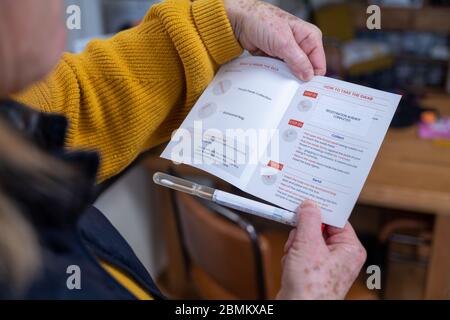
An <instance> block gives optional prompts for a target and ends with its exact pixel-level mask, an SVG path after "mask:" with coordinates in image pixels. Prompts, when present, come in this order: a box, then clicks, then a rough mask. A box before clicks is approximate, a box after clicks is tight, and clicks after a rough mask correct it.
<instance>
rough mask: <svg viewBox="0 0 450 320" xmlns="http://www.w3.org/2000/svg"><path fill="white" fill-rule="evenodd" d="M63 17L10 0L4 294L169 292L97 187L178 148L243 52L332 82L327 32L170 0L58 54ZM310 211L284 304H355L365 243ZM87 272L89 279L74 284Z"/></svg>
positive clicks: (0, 129)
mask: <svg viewBox="0 0 450 320" xmlns="http://www.w3.org/2000/svg"><path fill="white" fill-rule="evenodd" d="M61 12H62V1H60V0H44V1H35V0H20V1H17V0H2V1H0V98H2V100H0V295H1V296H3V297H8V298H11V297H20V298H67V299H74V298H87V299H109V298H112V299H136V298H138V299H156V298H162V295H161V293H160V292H159V290H158V289H157V287H156V286H155V284H154V282H153V281H152V279H151V277H150V276H149V274H148V273H147V272H146V271H145V269H144V267H143V266H142V264H141V263H140V262H139V260H138V259H137V257H136V256H135V255H134V253H133V252H132V250H131V248H130V247H129V246H128V245H127V243H126V242H125V240H124V239H123V238H122V237H121V236H120V235H119V234H118V232H117V231H116V230H115V229H114V228H113V227H112V226H111V224H110V223H109V222H108V220H107V219H106V218H105V217H104V216H103V215H102V214H101V213H100V212H98V211H97V210H96V209H95V208H93V207H91V206H90V204H91V201H92V187H93V185H94V184H95V182H102V181H104V180H106V179H108V178H110V177H113V176H114V175H117V174H118V173H119V172H120V171H122V170H123V169H124V168H126V167H127V166H128V165H129V164H130V163H131V162H132V161H133V160H134V159H135V158H136V157H137V156H138V155H139V153H140V152H142V151H143V150H145V149H148V148H152V147H154V146H157V145H159V144H161V143H162V142H165V141H167V140H168V139H169V136H170V133H171V132H172V130H173V129H175V128H177V127H178V126H179V124H180V122H181V121H182V120H183V118H184V117H185V116H186V114H187V113H188V111H189V109H190V108H191V107H192V105H193V104H194V103H195V101H196V100H197V98H198V97H199V95H200V94H201V93H202V91H203V90H204V89H205V87H206V86H207V85H208V83H209V82H210V81H211V80H212V78H213V76H214V73H215V72H216V70H217V69H218V67H219V66H220V65H221V64H223V63H226V62H227V61H229V60H231V59H233V58H235V57H237V56H239V55H240V54H241V53H242V51H243V49H246V50H248V51H250V52H251V53H254V54H265V55H269V56H273V57H277V58H280V59H282V60H284V61H285V62H286V63H287V64H288V65H289V67H290V68H291V70H292V72H293V73H294V74H295V75H296V76H298V77H299V78H300V79H303V80H308V79H310V78H311V77H312V76H313V75H323V74H325V57H324V51H323V47H322V40H321V33H320V31H319V30H318V29H317V28H316V27H315V26H314V25H312V24H309V23H307V22H305V21H302V20H300V19H298V18H296V17H294V16H292V15H290V14H288V13H286V12H283V11H282V10H280V9H278V8H276V7H273V6H271V5H268V4H265V3H262V2H259V1H254V0H240V1H234V0H224V1H222V0H195V1H192V2H191V1H189V0H166V1H164V2H162V3H159V4H157V5H155V6H153V7H152V8H151V10H150V11H149V13H148V14H147V16H146V18H145V19H144V20H143V22H142V23H141V24H140V25H139V26H137V27H136V28H133V29H131V30H129V31H125V32H122V33H120V34H118V35H116V36H115V37H113V38H112V39H110V40H107V41H93V42H92V43H91V44H90V45H89V46H88V47H87V49H86V50H85V51H84V52H83V53H82V54H79V55H73V54H64V55H62V56H61V53H62V50H63V48H64V45H65V30H64V26H63V24H62V20H61V16H60V13H61ZM24 15H26V16H24ZM299 212H300V218H299V225H298V227H297V228H296V229H294V230H293V231H292V232H291V235H290V237H289V240H288V242H287V243H286V247H285V252H286V255H285V257H284V259H283V266H284V271H283V279H282V288H281V291H280V293H279V298H283V299H317V298H331V299H339V298H344V297H345V294H346V292H347V291H348V289H349V287H350V286H351V284H352V282H353V281H354V279H355V278H356V276H357V274H358V272H359V270H360V268H361V266H362V264H363V262H364V259H365V251H364V249H363V248H362V246H361V244H360V242H359V241H358V239H357V237H356V235H355V233H354V231H353V230H352V228H351V226H350V225H347V226H346V227H345V228H344V229H334V228H329V229H328V231H327V234H326V235H323V234H322V232H321V217H320V211H319V209H318V208H317V206H316V205H315V204H314V203H312V202H308V201H306V202H304V203H303V204H302V207H301V208H299ZM78 267H79V268H80V270H81V276H82V278H81V283H77V281H76V279H75V280H73V279H72V280H73V282H71V279H70V272H71V271H70V270H76V268H78ZM71 268H75V269H71ZM67 271H69V274H68V273H67ZM80 285H81V289H82V290H70V289H71V288H72V289H73V287H74V288H77V287H79V286H80Z"/></svg>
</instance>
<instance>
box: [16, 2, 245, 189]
mask: <svg viewBox="0 0 450 320" xmlns="http://www.w3.org/2000/svg"><path fill="white" fill-rule="evenodd" d="M241 52H242V48H241V47H240V45H239V43H238V42H237V41H236V39H235V37H234V34H233V30H232V28H231V25H230V23H229V21H228V18H227V15H226V12H225V9H224V7H223V3H222V0H196V1H194V2H191V1H189V0H166V1H164V2H162V3H160V4H157V5H154V6H153V7H152V8H151V9H150V11H149V13H148V14H147V16H146V18H145V19H144V21H143V22H142V23H141V24H140V25H139V26H137V27H136V28H133V29H131V30H128V31H124V32H121V33H119V34H117V35H116V36H114V37H113V38H111V39H109V40H94V41H92V42H91V43H90V44H89V45H88V47H87V49H86V50H85V51H84V52H83V53H81V54H79V55H74V54H69V53H67V54H65V55H64V56H63V58H62V60H61V62H60V63H59V65H58V66H57V67H56V69H55V70H54V71H53V72H52V74H51V75H50V76H49V77H48V78H47V79H46V80H44V81H42V82H40V83H38V84H35V85H34V86H33V87H31V88H30V89H28V90H26V92H24V93H22V94H20V95H18V96H17V97H16V99H17V100H19V101H20V102H22V103H25V104H27V105H30V106H31V107H34V108H37V109H39V110H42V111H45V112H52V113H61V114H64V115H65V116H67V118H68V119H69V121H70V127H69V132H68V138H67V141H66V145H67V147H68V148H75V149H87V150H95V151H98V152H99V153H100V157H101V166H100V171H99V174H98V181H99V182H101V181H103V180H105V179H107V178H109V177H111V176H114V175H116V174H117V173H119V172H120V171H121V170H123V169H124V168H125V167H127V166H128V165H129V164H130V163H131V162H132V161H133V160H134V159H135V158H136V157H137V156H138V155H139V153H140V152H142V151H143V150H144V149H146V148H150V147H153V146H156V145H158V144H160V143H162V142H164V141H166V140H167V139H168V138H169V137H170V134H171V132H172V131H173V130H174V129H176V128H177V127H178V126H179V124H180V123H181V121H182V120H183V119H184V117H185V116H186V114H187V112H188V111H189V110H190V108H191V107H192V105H193V104H194V103H195V101H196V100H197V99H198V97H199V95H200V94H201V93H202V91H203V90H204V89H205V87H206V86H207V84H208V83H209V82H210V81H211V79H212V77H213V76H214V73H215V71H216V70H217V67H218V66H219V65H220V64H223V63H225V62H227V61H229V60H231V59H232V58H234V57H236V56H238V55H239V54H240V53H241Z"/></svg>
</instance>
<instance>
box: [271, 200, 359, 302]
mask: <svg viewBox="0 0 450 320" xmlns="http://www.w3.org/2000/svg"><path fill="white" fill-rule="evenodd" d="M298 212H299V219H298V226H297V228H296V229H293V230H292V231H291V233H290V235H289V239H288V241H287V242H286V246H285V256H284V257H283V260H282V263H283V274H282V279H281V290H280V292H279V293H278V296H277V298H278V299H299V300H303V299H344V298H345V296H346V294H347V292H348V290H349V289H350V287H351V286H352V284H353V282H354V281H355V279H356V278H357V276H358V274H359V271H360V270H361V268H362V266H363V264H364V262H365V260H366V251H365V249H364V248H363V246H362V245H361V243H360V242H359V240H358V238H357V236H356V234H355V232H354V230H353V228H352V226H351V225H350V224H349V223H347V224H346V225H345V227H344V228H343V229H338V228H334V227H328V230H327V232H326V233H327V234H326V235H325V236H324V235H323V234H322V230H321V215H320V210H319V208H318V207H317V205H316V204H315V203H314V202H312V201H304V202H303V203H302V206H301V207H300V208H299V211H298Z"/></svg>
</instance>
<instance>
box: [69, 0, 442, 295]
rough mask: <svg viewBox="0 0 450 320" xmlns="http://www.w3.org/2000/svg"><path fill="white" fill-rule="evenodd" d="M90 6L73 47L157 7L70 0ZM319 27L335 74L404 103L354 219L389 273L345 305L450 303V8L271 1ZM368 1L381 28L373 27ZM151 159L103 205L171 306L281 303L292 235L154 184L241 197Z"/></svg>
mask: <svg viewBox="0 0 450 320" xmlns="http://www.w3.org/2000/svg"><path fill="white" fill-rule="evenodd" d="M66 2H67V4H68V5H69V4H77V5H80V6H81V9H82V29H81V30H75V31H71V32H70V34H69V41H68V45H67V49H68V50H69V51H72V52H79V51H81V50H83V48H84V47H85V45H86V44H87V42H88V41H89V40H90V39H91V38H98V37H110V36H111V35H112V34H114V33H116V32H119V31H121V30H125V29H127V28H130V27H133V26H134V25H136V24H137V23H139V21H140V20H141V19H142V17H143V16H144V15H145V13H146V12H147V10H148V9H149V7H150V6H151V5H152V4H153V3H155V2H156V1H147V0H141V1H139V0H89V1H88V0H78V1H75V0H68V1H66ZM270 3H273V4H275V5H278V6H280V7H282V8H284V9H286V10H288V11H289V12H291V13H292V14H294V15H296V16H298V17H300V18H302V19H304V20H307V21H310V22H313V23H315V24H317V25H318V26H319V27H320V28H321V30H322V32H323V35H324V43H325V48H326V54H327V63H328V74H327V75H328V76H331V77H335V78H339V79H343V80H346V81H351V82H354V83H359V84H362V85H366V86H370V87H373V88H378V89H381V90H386V91H390V92H394V93H399V94H402V95H403V99H402V102H401V104H400V106H399V108H398V111H397V114H396V116H395V118H394V120H393V122H392V126H391V128H390V130H389V132H388V135H387V136H386V139H385V142H384V144H383V147H382V149H381V151H380V153H379V155H378V158H377V160H376V161H375V164H374V166H373V169H372V171H371V174H370V176H369V178H368V180H367V183H366V185H365V187H364V190H363V192H362V193H361V196H360V199H359V201H358V205H357V206H356V207H355V209H354V211H355V212H353V214H352V218H351V220H352V221H351V222H352V223H353V225H354V227H355V229H356V230H357V232H358V234H359V236H360V238H361V240H362V242H363V243H364V245H365V247H366V248H367V251H368V261H367V266H368V265H377V266H379V267H380V268H381V276H382V277H381V289H379V290H369V289H368V288H367V285H366V280H367V277H368V274H367V273H366V268H364V269H363V270H362V273H361V276H360V279H359V280H358V281H357V282H356V283H355V285H354V287H353V288H352V290H351V291H350V293H349V295H348V299H429V298H438V299H448V298H450V250H449V249H448V246H449V245H450V118H449V115H450V68H449V32H450V1H445V0H440V1H439V0H385V1H382V0H379V1H330V0H309V1H306V0H305V1H301V0H272V1H270ZM370 4H377V5H379V6H380V8H381V29H379V30H369V29H368V28H367V26H366V21H367V18H368V17H369V16H370V15H369V14H367V13H366V10H367V7H368V6H369V5H370ZM160 151H161V150H160V149H158V150H150V151H149V152H148V153H146V154H145V155H143V156H142V157H141V158H140V159H139V161H137V162H136V163H135V164H134V165H133V166H132V167H131V168H130V169H129V170H127V172H125V173H124V174H123V175H121V177H119V178H117V179H114V181H109V182H108V183H106V184H105V185H104V186H102V189H103V190H104V192H103V193H102V195H101V196H100V198H99V199H98V201H97V203H96V206H97V207H98V208H100V209H101V210H102V211H103V212H104V213H105V214H106V215H107V216H108V218H109V219H110V220H111V221H112V222H113V224H114V225H115V226H116V227H117V228H118V229H119V231H120V232H121V233H122V234H123V236H124V237H125V238H126V239H127V240H128V241H129V243H130V244H131V246H132V247H133V249H134V250H135V251H136V253H137V255H138V256H139V257H140V259H141V260H142V261H143V263H144V264H145V266H146V267H147V269H148V270H149V272H150V273H151V274H152V276H153V277H154V278H155V279H157V282H158V284H159V286H160V287H161V289H162V291H163V292H164V293H165V294H166V295H168V296H169V297H172V298H204V299H221V298H231V299H233V298H235V299H240V298H247V299H256V298H274V297H275V295H276V292H277V290H278V288H279V285H280V283H279V280H280V272H281V268H280V267H281V266H280V259H281V256H282V250H283V246H284V242H285V240H286V239H287V235H288V232H289V228H287V227H285V226H282V225H278V224H276V223H273V222H267V221H264V220H261V219H259V218H254V217H249V216H247V215H241V214H239V212H233V211H230V210H225V209H223V208H220V207H217V206H211V204H208V203H203V202H199V201H197V200H196V199H193V198H190V197H189V196H186V195H181V194H177V193H173V192H171V191H169V190H163V189H162V188H160V187H157V186H155V185H154V184H153V183H152V181H151V177H152V174H153V173H154V172H155V171H165V172H172V173H175V174H177V175H179V176H183V177H187V178H189V179H191V180H195V181H199V182H202V183H204V184H208V185H211V186H215V187H218V188H221V189H224V190H228V191H231V192H234V193H239V191H238V190H235V189H234V188H233V187H232V186H230V185H227V184H226V183H224V182H223V181H219V180H217V179H215V178H213V177H211V176H209V175H207V174H205V173H203V172H199V171H197V170H195V169H192V168H187V167H183V166H176V167H175V166H173V165H172V164H171V163H169V162H167V161H165V160H162V159H159V157H158V156H159V153H160Z"/></svg>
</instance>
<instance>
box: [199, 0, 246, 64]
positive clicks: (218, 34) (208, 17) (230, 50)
mask: <svg viewBox="0 0 450 320" xmlns="http://www.w3.org/2000/svg"><path fill="white" fill-rule="evenodd" d="M192 14H193V16H194V21H195V24H196V26H197V29H198V32H199V33H200V36H201V37H202V40H203V42H204V43H205V45H206V48H207V49H208V52H209V53H210V55H211V56H212V58H213V59H214V61H216V62H217V63H218V64H224V63H226V62H228V61H230V60H231V59H233V58H236V57H237V56H239V55H240V54H241V53H242V48H241V46H240V44H239V42H238V41H237V40H236V38H235V36H234V32H233V28H232V27H231V24H230V21H229V20H228V17H227V14H226V12H225V8H224V6H223V1H222V0H195V1H194V2H193V4H192Z"/></svg>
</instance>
